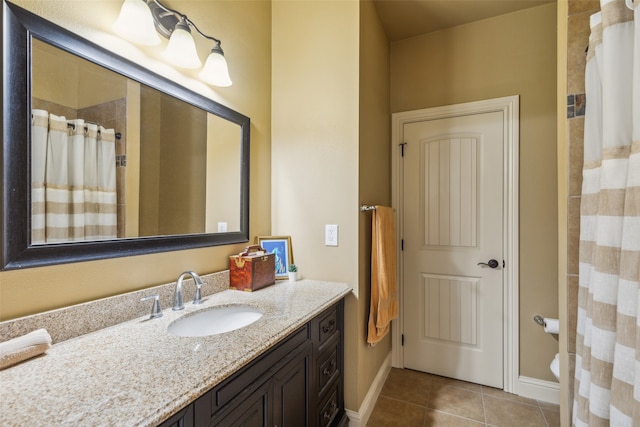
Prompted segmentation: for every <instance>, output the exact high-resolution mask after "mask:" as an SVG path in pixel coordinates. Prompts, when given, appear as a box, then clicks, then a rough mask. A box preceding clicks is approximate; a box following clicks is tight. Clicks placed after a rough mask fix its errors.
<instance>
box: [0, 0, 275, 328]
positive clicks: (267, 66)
mask: <svg viewBox="0 0 640 427" xmlns="http://www.w3.org/2000/svg"><path fill="white" fill-rule="evenodd" d="M14 3H16V4H17V5H19V6H21V7H23V8H25V9H28V10H30V11H32V12H35V13H37V14H39V15H41V16H44V17H45V18H47V19H49V20H51V21H53V22H55V23H56V24H58V25H62V26H63V27H66V28H68V29H70V30H72V31H74V32H77V33H79V34H81V35H83V36H84V37H85V38H88V39H90V40H92V41H94V42H97V43H99V44H101V45H103V46H105V47H107V48H108V49H110V50H113V51H115V52H118V53H120V54H121V55H124V56H125V57H127V58H129V59H131V60H133V61H134V62H137V63H140V64H143V65H144V66H147V67H149V68H151V69H152V70H154V71H156V72H158V73H160V74H163V75H165V76H166V77H168V78H170V79H172V80H175V81H178V82H179V83H181V84H183V85H185V86H188V87H190V88H193V89H195V90H197V91H198V92H200V93H201V94H203V95H205V96H208V97H210V98H212V99H214V100H217V101H220V102H222V103H224V104H225V105H227V106H229V107H231V108H232V109H234V110H237V111H239V112H241V113H243V114H245V115H247V116H249V117H250V118H251V200H250V207H251V212H250V234H251V236H254V235H264V234H269V231H270V227H271V215H270V208H269V207H270V199H271V186H270V176H271V158H270V151H271V149H270V145H271V139H270V138H271V136H270V135H271V119H270V117H271V115H270V103H271V89H270V85H271V43H270V40H271V37H270V35H271V5H270V3H268V2H264V1H260V0H257V1H250V0H248V1H242V2H229V1H208V2H202V1H197V0H193V1H180V2H177V1H175V0H173V1H167V2H166V3H167V5H168V6H174V7H176V8H178V9H179V10H180V11H182V12H183V13H185V14H187V15H188V16H190V17H192V18H193V19H194V21H195V22H196V24H197V25H198V26H199V27H200V28H201V29H202V30H203V31H205V32H209V33H211V34H212V35H214V36H216V37H218V38H220V39H222V41H223V44H222V46H223V48H224V50H225V55H226V57H227V60H228V62H229V68H230V73H231V75H232V79H233V83H234V84H233V86H231V87H230V88H215V89H214V88H210V87H207V86H205V85H203V84H202V83H200V82H198V81H197V80H194V79H193V78H192V76H195V75H196V73H197V72H187V73H183V72H179V71H177V70H175V69H172V68H170V67H168V66H167V65H166V64H165V63H164V62H162V61H160V60H159V52H160V49H159V48H150V49H146V50H145V49H141V48H140V47H138V46H134V45H132V44H130V43H127V42H124V41H123V40H121V39H119V38H117V37H116V36H115V35H114V34H113V33H111V30H110V28H111V25H112V24H113V22H115V19H116V17H117V15H118V13H119V10H120V6H121V5H122V1H121V0H104V1H91V2H78V1H56V2H52V1H50V0H39V1H34V0H15V1H14ZM83 15H84V16H90V17H92V18H91V19H86V17H83ZM195 38H196V41H197V42H198V44H199V49H200V52H201V56H202V57H203V58H204V55H205V52H207V48H206V46H205V45H206V43H204V42H203V41H202V40H199V38H198V37H197V36H196V37H195ZM209 47H210V46H209ZM244 246H245V245H244V244H240V245H231V246H220V247H212V248H203V249H193V250H184V251H177V252H169V253H161V254H154V255H144V256H136V257H127V258H116V259H110V260H103V261H93V262H83V263H75V264H66V265H58V266H51V267H42V268H32V269H25V270H12V271H5V272H0V320H6V319H12V318H15V317H19V316H23V315H27V314H32V313H37V312H41V311H45V310H50V309H54V308H58V307H63V306H67V305H70V304H74V303H79V302H84V301H89V300H93V299H96V298H101V297H105V296H110V295H116V294H120V293H123V292H128V291H132V290H135V289H142V288H145V287H149V286H152V285H156V284H160V283H167V282H171V281H174V280H176V278H177V276H178V275H179V274H180V273H181V272H182V271H184V270H185V269H191V270H194V271H196V272H198V273H203V274H204V273H210V272H214V271H220V270H225V269H227V268H228V256H229V255H230V254H233V253H237V252H239V251H240V250H241V248H243V247H244Z"/></svg>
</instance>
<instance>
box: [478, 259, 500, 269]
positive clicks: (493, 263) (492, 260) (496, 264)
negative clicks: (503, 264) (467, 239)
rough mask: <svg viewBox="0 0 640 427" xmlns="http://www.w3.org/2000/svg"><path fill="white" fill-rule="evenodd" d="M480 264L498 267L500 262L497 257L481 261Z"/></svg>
mask: <svg viewBox="0 0 640 427" xmlns="http://www.w3.org/2000/svg"><path fill="white" fill-rule="evenodd" d="M478 265H486V266H487V267H491V268H497V267H498V266H499V265H500V263H499V262H498V261H497V260H495V259H490V260H489V262H479V263H478Z"/></svg>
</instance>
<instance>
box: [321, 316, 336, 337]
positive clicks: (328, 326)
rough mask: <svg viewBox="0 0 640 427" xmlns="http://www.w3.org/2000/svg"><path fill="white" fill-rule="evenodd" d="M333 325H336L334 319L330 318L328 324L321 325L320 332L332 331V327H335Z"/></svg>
mask: <svg viewBox="0 0 640 427" xmlns="http://www.w3.org/2000/svg"><path fill="white" fill-rule="evenodd" d="M335 326H336V321H335V320H333V319H331V320H330V321H329V324H328V325H324V326H323V327H322V332H324V333H325V334H326V333H327V332H329V331H332V330H333V329H334V327H335Z"/></svg>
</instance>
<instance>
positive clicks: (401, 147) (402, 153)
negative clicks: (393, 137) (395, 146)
mask: <svg viewBox="0 0 640 427" xmlns="http://www.w3.org/2000/svg"><path fill="white" fill-rule="evenodd" d="M405 145H407V143H406V142H403V143H401V144H400V155H401V156H402V157H404V146H405Z"/></svg>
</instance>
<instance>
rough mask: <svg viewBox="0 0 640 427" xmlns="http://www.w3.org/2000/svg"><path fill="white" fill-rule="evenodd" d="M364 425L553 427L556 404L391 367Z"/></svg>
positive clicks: (556, 419) (557, 418)
mask: <svg viewBox="0 0 640 427" xmlns="http://www.w3.org/2000/svg"><path fill="white" fill-rule="evenodd" d="M367 426H368V427H394V426H399V427H400V426H401V427H432V426H435V427H442V426H446V427H480V426H496V427H555V426H558V427H559V426H560V408H559V406H558V405H554V404H550V403H545V402H540V401H537V400H532V399H527V398H523V397H520V396H516V395H514V394H510V393H505V392H504V391H502V390H498V389H495V388H491V387H487V386H481V385H479V384H473V383H467V382H464V381H458V380H453V379H450V378H445V377H439V376H436V375H431V374H426V373H423V372H417V371H411V370H408V369H396V368H392V369H391V372H390V373H389V376H388V377H387V380H386V382H385V383H384V387H383V388H382V391H381V393H380V396H379V397H378V401H377V402H376V406H375V408H374V410H373V413H372V414H371V417H370V418H369V422H368V423H367Z"/></svg>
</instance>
